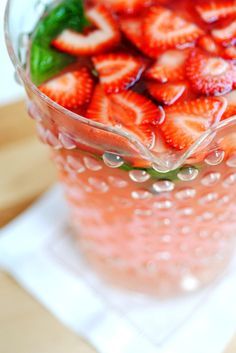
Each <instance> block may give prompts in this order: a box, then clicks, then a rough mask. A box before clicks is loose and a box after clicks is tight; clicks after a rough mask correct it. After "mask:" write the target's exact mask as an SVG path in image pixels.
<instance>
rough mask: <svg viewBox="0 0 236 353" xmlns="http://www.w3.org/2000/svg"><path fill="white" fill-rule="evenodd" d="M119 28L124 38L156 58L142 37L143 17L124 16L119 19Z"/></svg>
mask: <svg viewBox="0 0 236 353" xmlns="http://www.w3.org/2000/svg"><path fill="white" fill-rule="evenodd" d="M120 28H121V31H122V32H123V33H124V35H125V36H126V38H127V39H128V40H129V41H130V42H131V43H133V44H134V45H135V46H136V48H138V49H139V50H140V51H141V52H142V53H144V54H145V55H147V56H150V57H153V58H154V59H156V54H155V53H154V55H152V53H151V52H150V51H149V50H147V48H146V45H145V44H144V39H143V19H142V18H141V17H125V18H121V19H120Z"/></svg>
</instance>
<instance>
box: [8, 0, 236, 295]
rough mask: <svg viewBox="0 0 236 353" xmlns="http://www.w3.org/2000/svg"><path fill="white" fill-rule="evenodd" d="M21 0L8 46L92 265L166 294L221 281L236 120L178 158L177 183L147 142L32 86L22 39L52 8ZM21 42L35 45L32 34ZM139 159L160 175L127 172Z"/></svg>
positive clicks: (233, 229)
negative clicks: (226, 146) (230, 138)
mask: <svg viewBox="0 0 236 353" xmlns="http://www.w3.org/2000/svg"><path fill="white" fill-rule="evenodd" d="M15 2H16V1H11V3H10V7H9V8H8V10H7V17H8V22H7V43H8V48H9V51H10V55H11V57H12V59H13V62H14V64H15V66H16V71H17V75H18V77H19V79H20V81H22V82H23V84H24V86H25V89H26V92H27V96H28V111H29V114H30V116H31V117H32V118H33V119H34V120H35V123H36V127H37V133H38V136H39V138H40V139H41V141H42V142H43V143H45V144H47V145H49V146H50V148H51V155H52V158H53V160H54V161H55V163H56V165H57V168H58V173H59V179H60V181H61V183H62V185H63V187H64V190H65V196H66V199H67V201H68V204H69V206H70V211H71V224H72V227H73V234H74V241H75V243H76V244H78V249H80V251H81V253H82V254H83V255H84V258H85V261H87V263H88V266H91V268H92V269H94V270H95V271H97V272H98V273H99V274H100V276H102V278H104V279H105V280H106V281H108V282H110V283H112V284H113V285H116V286H119V287H122V288H125V289H129V290H133V291H137V292H141V293H147V294H149V295H154V296H162V297H166V296H173V295H176V294H178V293H188V292H191V291H194V290H197V289H199V288H200V287H202V286H204V285H206V284H208V283H209V282H210V281H212V280H214V279H215V278H216V277H218V276H219V275H220V274H221V273H222V272H223V270H224V269H225V267H226V265H227V264H228V262H229V261H230V259H231V257H232V254H233V252H234V246H235V239H236V234H235V233H236V217H235V214H236V206H235V199H236V156H230V157H229V156H227V155H225V154H224V152H223V151H221V150H220V149H219V143H218V142H219V141H220V140H221V139H222V138H224V136H226V135H228V134H230V133H232V132H235V131H236V121H235V119H234V118H232V119H230V120H229V122H228V123H227V122H226V123H224V124H222V126H219V127H217V128H216V129H215V130H214V131H211V133H209V136H208V137H207V138H206V139H205V140H204V141H203V142H202V143H200V144H199V146H197V148H195V149H192V151H189V153H188V154H185V155H184V154H178V155H176V156H174V159H173V158H172V167H175V170H176V172H175V173H174V174H175V176H174V177H173V174H172V178H170V179H168V175H169V174H166V176H165V174H164V173H158V171H157V170H160V169H162V168H163V163H161V162H160V160H157V159H155V156H154V157H153V156H150V154H149V155H148V153H147V151H145V148H143V146H142V144H141V143H139V142H137V141H133V139H132V138H130V139H129V137H127V136H126V137H125V136H122V135H120V134H119V132H117V131H111V130H109V129H106V128H105V129H104V128H101V126H99V124H96V123H89V122H88V121H87V120H86V119H85V118H83V117H79V116H76V115H75V114H73V113H70V112H68V111H66V110H65V109H63V108H61V107H59V106H57V105H56V104H54V103H52V102H51V101H49V100H47V99H45V98H44V97H43V96H42V95H41V94H40V92H39V91H38V90H37V89H36V88H35V87H34V86H33V85H32V83H31V82H30V80H29V79H28V77H27V74H26V72H25V70H24V69H23V66H22V65H23V63H24V47H20V48H19V37H20V36H21V38H22V33H29V32H30V31H31V30H32V28H33V26H34V24H35V23H36V21H37V19H38V17H39V15H40V12H41V11H42V9H41V7H40V4H39V3H38V2H37V6H36V7H35V5H36V1H27V0H23V1H22V10H21V11H22V13H21V14H19V13H16V6H15ZM41 5H42V4H41ZM26 9H27V11H26ZM26 12H27V14H26ZM30 14H31V15H32V16H31V15H30ZM25 16H27V17H25ZM25 42H26V44H25ZM20 45H21V46H22V45H26V46H27V45H28V43H27V36H24V41H21V43H20ZM19 53H21V55H20V57H19ZM22 58H23V59H22ZM22 61H23V62H22ZM198 155H201V162H199V161H198V160H197V157H196V156H198ZM203 155H204V158H202V156H203ZM133 159H135V160H138V161H139V165H140V166H142V164H145V163H146V162H147V161H148V163H149V165H150V167H149V168H152V165H153V167H154V168H153V169H152V172H154V173H148V172H146V171H145V170H142V169H132V168H129V170H127V169H126V168H125V167H124V166H126V165H130V161H131V160H133ZM202 160H204V162H202ZM162 162H163V161H162ZM158 163H159V167H160V168H159V167H158ZM169 169H171V168H169ZM172 169H173V168H172ZM155 172H156V173H155ZM78 251H79V250H78Z"/></svg>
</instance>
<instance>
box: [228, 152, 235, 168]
mask: <svg viewBox="0 0 236 353" xmlns="http://www.w3.org/2000/svg"><path fill="white" fill-rule="evenodd" d="M226 164H227V166H228V167H230V168H236V153H234V154H232V156H230V157H229V158H228V159H227V161H226Z"/></svg>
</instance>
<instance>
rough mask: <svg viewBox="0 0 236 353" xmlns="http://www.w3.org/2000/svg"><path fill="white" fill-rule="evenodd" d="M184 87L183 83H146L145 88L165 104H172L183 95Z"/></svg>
mask: <svg viewBox="0 0 236 353" xmlns="http://www.w3.org/2000/svg"><path fill="white" fill-rule="evenodd" d="M186 88H187V87H186V85H185V84H184V83H165V84H162V83H156V82H149V83H147V89H148V91H149V93H150V94H151V96H152V97H154V98H155V99H156V100H157V101H159V102H161V103H163V104H165V105H172V104H174V103H175V102H176V101H177V100H178V99H179V98H180V97H181V96H182V95H183V93H184V91H185V90H186Z"/></svg>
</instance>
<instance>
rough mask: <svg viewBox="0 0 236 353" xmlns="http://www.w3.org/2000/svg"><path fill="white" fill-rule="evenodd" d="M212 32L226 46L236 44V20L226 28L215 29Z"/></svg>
mask: <svg viewBox="0 0 236 353" xmlns="http://www.w3.org/2000/svg"><path fill="white" fill-rule="evenodd" d="M211 33H212V36H213V37H214V38H215V40H216V41H217V42H219V43H221V44H222V45H223V46H225V47H227V46H229V45H231V44H233V45H234V44H236V20H235V21H233V22H232V23H230V24H229V25H228V26H226V27H224V28H221V29H214V30H213V31H212V32H211Z"/></svg>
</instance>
